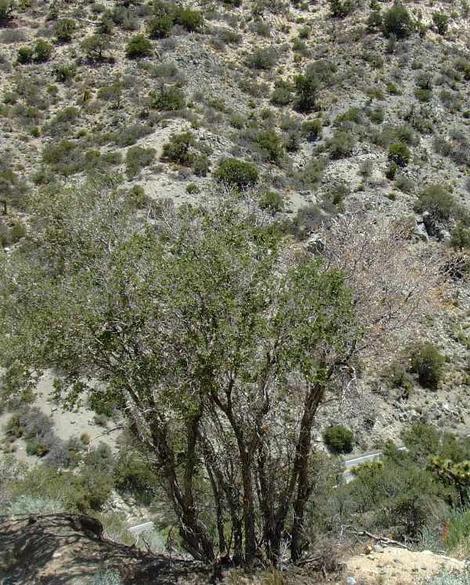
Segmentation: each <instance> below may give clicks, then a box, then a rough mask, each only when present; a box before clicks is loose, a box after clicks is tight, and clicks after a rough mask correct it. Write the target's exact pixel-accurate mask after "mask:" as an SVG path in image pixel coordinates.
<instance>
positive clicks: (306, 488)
mask: <svg viewBox="0 0 470 585" xmlns="http://www.w3.org/2000/svg"><path fill="white" fill-rule="evenodd" d="M323 394H324V387H323V385H320V384H316V385H314V386H312V387H311V388H310V389H309V391H308V393H307V396H306V398H305V406H304V413H303V416H302V421H301V423H300V431H299V438H298V442H297V450H296V462H295V464H296V466H297V494H296V497H295V500H294V506H293V507H294V522H293V526H292V539H291V547H290V550H291V559H292V561H293V562H296V561H298V560H299V559H300V556H301V554H302V548H303V543H302V537H303V528H304V516H305V507H306V505H307V501H308V497H309V495H310V481H309V469H308V467H309V460H310V453H311V450H312V426H313V421H314V418H315V414H316V412H317V409H318V406H319V404H320V402H321V400H322V398H323Z"/></svg>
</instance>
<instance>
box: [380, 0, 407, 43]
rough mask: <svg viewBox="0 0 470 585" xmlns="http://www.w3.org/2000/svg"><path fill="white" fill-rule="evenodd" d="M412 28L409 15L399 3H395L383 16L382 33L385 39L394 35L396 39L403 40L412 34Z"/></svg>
mask: <svg viewBox="0 0 470 585" xmlns="http://www.w3.org/2000/svg"><path fill="white" fill-rule="evenodd" d="M414 28H415V26H414V23H413V19H412V18H411V15H410V13H409V12H408V10H407V9H406V7H405V6H403V5H402V4H401V3H400V2H396V3H395V4H394V5H393V6H392V7H391V8H390V9H389V10H387V11H386V12H385V14H384V15H383V19H382V31H383V33H384V35H385V36H386V37H391V36H392V35H394V36H395V37H396V38H397V39H404V38H406V37H408V36H409V35H410V34H411V33H412V32H413V30H414Z"/></svg>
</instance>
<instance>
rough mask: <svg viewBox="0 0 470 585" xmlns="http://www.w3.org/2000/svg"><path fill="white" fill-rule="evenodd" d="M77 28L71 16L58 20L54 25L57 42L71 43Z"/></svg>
mask: <svg viewBox="0 0 470 585" xmlns="http://www.w3.org/2000/svg"><path fill="white" fill-rule="evenodd" d="M75 29H76V25H75V21H74V20H72V19H71V18H61V19H60V20H58V21H57V22H56V24H55V26H54V34H55V38H56V39H57V42H59V43H69V42H70V41H71V40H72V37H73V33H74V32H75Z"/></svg>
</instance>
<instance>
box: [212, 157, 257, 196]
mask: <svg viewBox="0 0 470 585" xmlns="http://www.w3.org/2000/svg"><path fill="white" fill-rule="evenodd" d="M214 177H215V179H216V180H217V181H219V182H220V183H225V184H226V185H228V186H230V187H236V188H237V189H240V190H243V189H247V188H249V187H253V186H254V185H255V184H256V183H257V182H258V178H259V175H258V170H257V168H256V167H255V165H254V164H252V163H249V162H246V161H243V160H238V159H236V158H227V159H225V160H223V161H222V162H220V163H219V166H218V167H217V170H216V171H215V173H214Z"/></svg>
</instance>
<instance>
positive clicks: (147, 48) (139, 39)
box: [126, 34, 153, 59]
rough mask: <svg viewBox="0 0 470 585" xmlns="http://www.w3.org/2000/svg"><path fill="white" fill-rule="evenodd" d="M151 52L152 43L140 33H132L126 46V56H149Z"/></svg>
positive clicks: (132, 57) (130, 57) (133, 57)
mask: <svg viewBox="0 0 470 585" xmlns="http://www.w3.org/2000/svg"><path fill="white" fill-rule="evenodd" d="M152 53H153V49H152V43H151V42H150V41H149V40H148V39H147V38H145V36H144V35H142V34H137V35H134V36H133V37H131V38H130V39H129V42H128V43H127V46H126V56H127V57H128V58H129V59H140V58H142V57H150V56H151V55H152Z"/></svg>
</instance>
